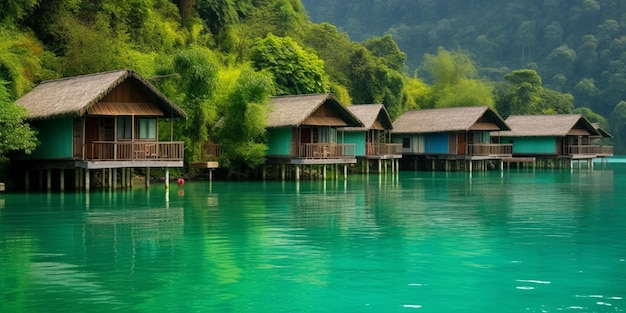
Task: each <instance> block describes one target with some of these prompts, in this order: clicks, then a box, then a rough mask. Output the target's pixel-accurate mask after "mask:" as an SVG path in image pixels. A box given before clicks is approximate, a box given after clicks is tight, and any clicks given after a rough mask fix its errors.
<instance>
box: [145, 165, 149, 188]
mask: <svg viewBox="0 0 626 313" xmlns="http://www.w3.org/2000/svg"><path fill="white" fill-rule="evenodd" d="M145 183H146V189H148V188H150V168H149V167H146V178H145Z"/></svg>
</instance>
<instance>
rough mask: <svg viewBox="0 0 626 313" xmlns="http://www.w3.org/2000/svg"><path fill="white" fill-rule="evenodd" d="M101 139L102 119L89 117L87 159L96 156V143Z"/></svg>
mask: <svg viewBox="0 0 626 313" xmlns="http://www.w3.org/2000/svg"><path fill="white" fill-rule="evenodd" d="M99 139H100V119H99V118H97V117H88V118H87V120H86V121H85V158H86V159H93V158H94V157H95V156H96V154H95V151H94V145H93V142H94V141H98V140H99Z"/></svg>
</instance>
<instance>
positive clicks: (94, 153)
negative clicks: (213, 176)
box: [86, 141, 185, 161]
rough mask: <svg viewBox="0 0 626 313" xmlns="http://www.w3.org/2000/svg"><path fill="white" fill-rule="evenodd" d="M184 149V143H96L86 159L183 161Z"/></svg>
mask: <svg viewBox="0 0 626 313" xmlns="http://www.w3.org/2000/svg"><path fill="white" fill-rule="evenodd" d="M184 148H185V147H184V142H182V141H94V142H92V143H91V144H90V145H89V146H88V149H89V150H88V151H90V154H89V155H87V157H86V159H90V160H110V161H136V160H162V161H181V160H183V158H184Z"/></svg>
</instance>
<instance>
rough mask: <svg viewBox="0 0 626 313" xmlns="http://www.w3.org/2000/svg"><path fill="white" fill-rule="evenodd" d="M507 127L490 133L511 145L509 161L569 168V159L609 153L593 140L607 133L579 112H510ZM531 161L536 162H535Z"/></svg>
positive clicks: (585, 159) (591, 164)
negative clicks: (508, 129)
mask: <svg viewBox="0 0 626 313" xmlns="http://www.w3.org/2000/svg"><path fill="white" fill-rule="evenodd" d="M506 123H507V124H508V125H509V126H510V127H511V130H510V131H503V132H498V133H492V134H491V135H492V136H494V137H499V140H500V142H502V143H509V144H512V145H513V158H512V159H510V160H507V161H509V162H533V166H539V167H548V168H570V167H572V166H573V164H572V163H573V162H574V161H577V162H578V164H579V165H580V161H586V162H587V163H588V166H590V167H591V166H593V159H594V158H596V157H606V156H609V155H612V154H613V150H612V147H601V146H600V145H598V144H596V142H595V141H596V140H597V139H599V138H603V137H610V135H609V134H608V133H607V132H605V131H601V130H599V128H597V127H596V126H594V125H593V124H591V123H590V122H589V121H588V120H587V119H586V118H585V117H583V116H582V115H580V114H554V115H511V116H509V117H508V118H507V119H506ZM535 162H536V163H537V164H535Z"/></svg>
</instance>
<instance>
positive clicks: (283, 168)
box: [280, 164, 285, 180]
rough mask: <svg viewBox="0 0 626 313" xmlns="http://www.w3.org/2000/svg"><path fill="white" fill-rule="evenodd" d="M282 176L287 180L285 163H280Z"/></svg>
mask: <svg viewBox="0 0 626 313" xmlns="http://www.w3.org/2000/svg"><path fill="white" fill-rule="evenodd" d="M280 178H281V179H282V180H285V164H281V165H280Z"/></svg>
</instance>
